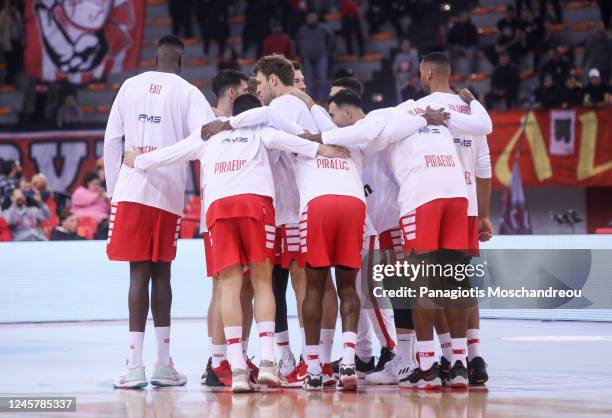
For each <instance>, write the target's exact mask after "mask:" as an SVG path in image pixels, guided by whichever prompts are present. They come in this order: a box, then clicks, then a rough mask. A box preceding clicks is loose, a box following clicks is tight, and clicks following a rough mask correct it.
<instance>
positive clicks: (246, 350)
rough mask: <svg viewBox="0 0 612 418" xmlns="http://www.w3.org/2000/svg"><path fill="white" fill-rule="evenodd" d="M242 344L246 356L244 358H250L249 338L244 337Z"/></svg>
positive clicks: (243, 353)
mask: <svg viewBox="0 0 612 418" xmlns="http://www.w3.org/2000/svg"><path fill="white" fill-rule="evenodd" d="M241 346H242V355H243V356H244V359H245V360H246V359H248V358H249V339H248V338H244V339H243V340H242V342H241Z"/></svg>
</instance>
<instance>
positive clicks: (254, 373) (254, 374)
mask: <svg viewBox="0 0 612 418" xmlns="http://www.w3.org/2000/svg"><path fill="white" fill-rule="evenodd" d="M246 365H247V369H248V370H249V380H250V381H251V383H252V384H257V381H258V380H259V368H258V367H257V366H256V365H255V364H253V362H252V361H251V359H250V358H247V359H246Z"/></svg>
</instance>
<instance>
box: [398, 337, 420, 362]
mask: <svg viewBox="0 0 612 418" xmlns="http://www.w3.org/2000/svg"><path fill="white" fill-rule="evenodd" d="M415 353H416V336H415V335H414V332H411V333H410V334H397V354H398V355H399V356H400V357H401V358H402V360H403V361H404V362H405V364H414V363H415V362H416V359H415V355H416V354H415Z"/></svg>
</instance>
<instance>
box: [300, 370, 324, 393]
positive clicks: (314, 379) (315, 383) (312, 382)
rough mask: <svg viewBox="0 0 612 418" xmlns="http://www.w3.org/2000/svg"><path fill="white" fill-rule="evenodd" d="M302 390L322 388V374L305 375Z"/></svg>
mask: <svg viewBox="0 0 612 418" xmlns="http://www.w3.org/2000/svg"><path fill="white" fill-rule="evenodd" d="M302 388H303V389H304V390H321V389H323V375H322V374H321V373H317V374H310V373H308V374H307V375H306V378H305V379H304V383H302Z"/></svg>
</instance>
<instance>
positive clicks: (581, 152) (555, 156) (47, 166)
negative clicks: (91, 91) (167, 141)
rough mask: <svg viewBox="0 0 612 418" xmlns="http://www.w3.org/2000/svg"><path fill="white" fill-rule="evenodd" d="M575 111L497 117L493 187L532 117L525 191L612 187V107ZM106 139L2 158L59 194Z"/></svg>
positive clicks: (66, 140)
mask: <svg viewBox="0 0 612 418" xmlns="http://www.w3.org/2000/svg"><path fill="white" fill-rule="evenodd" d="M573 112H574V111H570V112H569V113H568V112H557V113H554V112H533V113H530V114H529V115H526V114H525V112H524V111H518V110H517V111H507V112H496V113H494V114H493V115H492V116H493V126H494V130H493V134H492V135H490V136H489V138H488V141H489V147H490V149H491V158H492V164H493V175H494V182H493V185H494V186H495V187H497V188H499V187H502V186H504V187H505V186H507V185H508V184H509V182H510V178H511V175H512V165H513V163H514V154H515V152H514V151H515V149H516V146H517V145H518V141H519V140H520V134H521V132H522V129H521V120H525V119H524V118H526V126H525V133H524V135H525V138H524V140H523V141H524V143H523V145H522V147H521V156H520V160H519V163H520V167H521V175H522V178H523V184H524V185H525V186H528V187H534V186H535V187H537V186H542V185H546V186H608V187H609V186H612V108H611V107H607V108H601V109H599V110H596V111H593V110H587V109H579V110H576V111H575V114H573ZM103 138H104V132H103V131H99V130H98V131H53V132H22V133H0V159H4V160H7V159H18V160H20V161H21V163H22V166H23V168H24V174H25V175H26V176H27V177H31V176H32V175H34V174H36V173H37V172H42V173H44V174H45V175H46V176H47V178H48V179H49V183H50V185H51V187H53V189H54V190H57V191H65V190H69V191H72V190H73V189H74V188H75V187H76V186H78V185H79V184H80V182H81V180H82V178H83V175H84V174H85V172H87V171H90V170H94V169H95V166H96V164H95V161H96V159H97V158H99V157H101V156H102V152H103ZM551 151H552V152H551ZM189 177H190V182H189V184H188V188H187V190H188V191H190V192H193V191H196V190H199V185H198V184H199V172H198V171H197V167H195V166H193V165H192V175H191V176H189Z"/></svg>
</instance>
